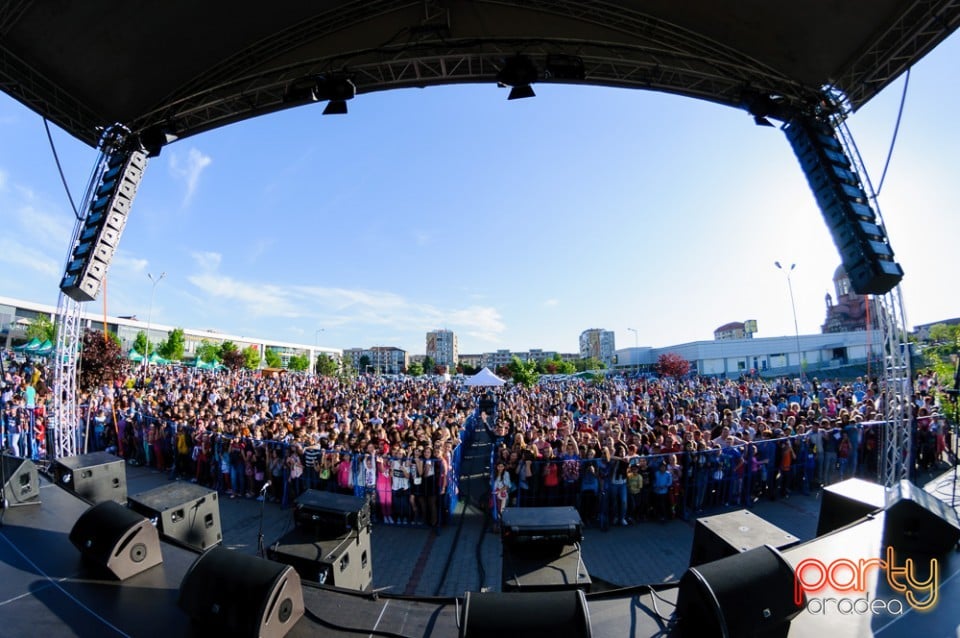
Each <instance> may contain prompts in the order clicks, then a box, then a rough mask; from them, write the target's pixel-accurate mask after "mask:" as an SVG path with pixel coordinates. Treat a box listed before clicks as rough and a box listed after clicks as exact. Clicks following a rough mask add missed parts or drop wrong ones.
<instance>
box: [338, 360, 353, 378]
mask: <svg viewBox="0 0 960 638" xmlns="http://www.w3.org/2000/svg"><path fill="white" fill-rule="evenodd" d="M339 363H340V378H341V379H353V378H354V377H356V376H357V371H356V370H354V369H353V361H352V360H351V359H349V358H346V359H341V360H340V362H339Z"/></svg>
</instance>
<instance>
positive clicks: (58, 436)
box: [47, 126, 127, 460]
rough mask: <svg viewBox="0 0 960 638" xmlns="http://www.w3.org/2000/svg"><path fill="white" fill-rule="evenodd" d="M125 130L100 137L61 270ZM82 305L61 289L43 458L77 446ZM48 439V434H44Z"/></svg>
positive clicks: (71, 451) (114, 129)
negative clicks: (47, 443) (50, 418)
mask: <svg viewBox="0 0 960 638" xmlns="http://www.w3.org/2000/svg"><path fill="white" fill-rule="evenodd" d="M126 134H127V132H126V129H123V128H122V127H118V126H115V127H112V128H110V129H108V130H107V131H106V132H105V133H104V134H103V136H102V138H101V140H100V153H99V156H98V157H97V161H96V164H95V165H94V169H93V173H92V174H91V176H90V181H89V183H88V184H87V190H86V192H85V193H84V196H83V200H82V205H81V208H80V209H79V210H78V211H77V221H76V223H75V224H74V226H73V235H72V238H71V241H70V246H69V248H68V250H67V261H66V262H65V263H64V270H66V265H67V263H69V261H70V259H71V255H72V253H73V248H74V246H75V245H76V244H77V240H78V239H79V237H80V232H81V230H82V229H83V227H84V224H85V222H86V219H87V215H88V213H89V211H90V207H91V204H92V203H93V201H94V198H95V197H96V194H97V193H96V189H97V185H98V184H99V183H100V180H101V178H102V177H103V173H104V171H105V170H106V167H107V160H108V159H109V157H110V153H112V152H113V151H114V150H116V149H117V148H118V147H119V145H120V144H122V143H123V141H124V139H125V138H126ZM82 316H83V305H82V304H81V303H80V302H78V301H75V300H74V299H72V298H70V297H69V296H67V295H66V294H64V293H63V292H62V291H61V292H60V298H59V300H58V301H57V318H56V327H57V350H56V354H55V356H54V374H53V379H54V381H53V383H54V392H53V414H52V416H53V422H52V423H51V424H49V426H48V427H50V428H51V429H52V430H53V445H52V449H49V448H48V449H47V459H48V460H53V459H56V458H62V457H66V456H75V455H76V454H78V452H79V448H80V443H79V441H80V436H79V433H80V415H79V413H78V406H77V380H78V374H79V372H80V365H79V364H80V343H81V341H82V339H83V330H82V321H83V319H82ZM48 441H49V437H48Z"/></svg>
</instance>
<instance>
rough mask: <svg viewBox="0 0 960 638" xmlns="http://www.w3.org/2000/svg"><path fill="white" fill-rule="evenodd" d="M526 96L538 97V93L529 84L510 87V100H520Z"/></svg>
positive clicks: (508, 97)
mask: <svg viewBox="0 0 960 638" xmlns="http://www.w3.org/2000/svg"><path fill="white" fill-rule="evenodd" d="M525 97H537V94H536V93H534V92H533V87H532V86H530V85H529V84H526V85H524V86H515V87H513V88H511V89H510V95H508V96H507V99H508V100H520V99H523V98H525Z"/></svg>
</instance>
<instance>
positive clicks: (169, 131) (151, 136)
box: [140, 124, 179, 157]
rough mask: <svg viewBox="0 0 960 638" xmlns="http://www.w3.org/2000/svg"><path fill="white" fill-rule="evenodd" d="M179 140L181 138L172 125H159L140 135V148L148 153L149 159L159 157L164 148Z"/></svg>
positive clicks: (145, 130)
mask: <svg viewBox="0 0 960 638" xmlns="http://www.w3.org/2000/svg"><path fill="white" fill-rule="evenodd" d="M178 139H179V136H178V135H177V134H176V132H175V130H174V128H173V126H172V125H170V124H157V125H155V126H151V127H149V128H146V129H144V130H143V132H141V133H140V146H142V147H143V150H144V151H146V152H147V157H157V156H158V155H160V150H161V149H162V148H163V147H164V146H166V145H167V144H170V143H171V142H176V141H177V140H178Z"/></svg>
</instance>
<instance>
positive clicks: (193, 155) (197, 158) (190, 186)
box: [170, 148, 213, 206]
mask: <svg viewBox="0 0 960 638" xmlns="http://www.w3.org/2000/svg"><path fill="white" fill-rule="evenodd" d="M212 162H213V159H212V158H211V157H210V156H209V155H204V154H203V153H201V152H200V151H199V150H197V149H195V148H191V149H190V150H189V151H187V158H186V160H185V161H183V162H181V159H180V156H179V155H178V154H176V153H171V154H170V174H171V175H173V176H174V177H175V178H177V179H181V180H183V181H184V183H185V184H186V187H187V191H186V193H185V194H184V196H183V205H184V206H186V205H188V204H189V203H190V200H191V199H192V198H193V194H194V193H195V192H196V190H197V184H198V183H199V181H200V173H202V172H203V169H205V168H206V167H208V166H210V164H211V163H212Z"/></svg>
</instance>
